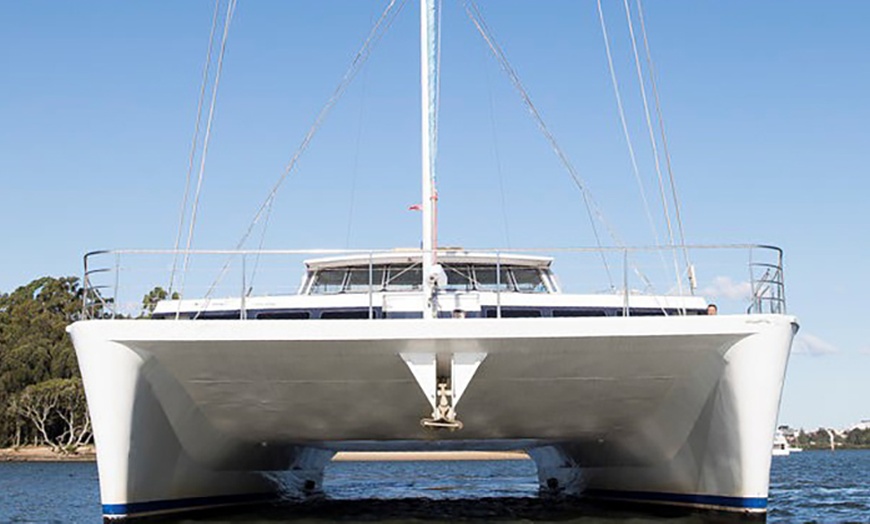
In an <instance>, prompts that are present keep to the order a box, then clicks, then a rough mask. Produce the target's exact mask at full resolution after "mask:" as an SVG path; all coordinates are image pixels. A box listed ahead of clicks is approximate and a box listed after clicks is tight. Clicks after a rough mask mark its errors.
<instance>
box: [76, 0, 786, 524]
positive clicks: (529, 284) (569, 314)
mask: <svg viewBox="0 0 870 524" xmlns="http://www.w3.org/2000/svg"><path fill="white" fill-rule="evenodd" d="M434 4H435V3H434V1H433V0H421V2H420V5H421V9H420V18H421V61H422V68H421V70H422V75H421V76H422V81H421V86H422V116H423V119H422V120H423V124H422V135H423V141H422V149H423V159H422V200H421V202H422V204H421V206H422V217H423V228H422V229H423V232H422V239H423V241H422V246H421V248H420V249H397V250H392V251H367V252H356V253H350V254H343V255H330V256H319V257H314V258H310V259H308V260H306V261H305V265H304V278H303V280H302V283H301V285H300V286H299V289H298V291H297V293H296V294H283V295H268V296H265V295H264V296H252V295H250V294H249V293H248V292H247V290H246V286H242V287H241V289H242V291H241V292H240V293H238V294H237V295H235V296H228V297H223V298H215V297H203V298H200V299H192V298H176V299H167V300H163V301H161V302H159V303H158V304H157V305H156V307H155V309H154V310H153V313H152V314H151V316H150V318H148V319H136V320H134V319H124V318H118V317H117V316H115V315H113V314H109V313H108V312H109V310H110V309H111V308H112V307H113V306H114V305H116V303H114V302H112V300H109V299H108V298H107V293H108V291H109V290H110V289H111V287H112V286H108V287H103V286H99V285H96V284H95V283H94V282H95V279H96V278H97V277H98V276H99V275H100V274H102V273H101V272H102V268H100V267H96V266H95V263H96V262H95V260H97V259H98V258H99V257H100V256H104V255H106V254H107V253H108V254H109V256H115V257H118V256H121V255H124V254H125V252H122V251H115V252H95V253H91V254H89V255H87V256H86V258H85V275H84V285H85V306H84V315H85V319H84V320H81V321H79V322H76V323H74V324H73V325H71V326H70V327H69V328H68V330H69V332H70V334H71V336H72V339H73V342H74V344H75V348H76V354H77V356H78V360H79V365H80V369H81V373H82V378H83V381H84V387H85V391H86V394H87V400H88V407H89V412H90V415H91V418H92V422H93V428H94V436H95V440H96V445H97V457H98V469H99V477H100V492H101V499H102V510H103V514H104V517H105V518H106V519H107V520H111V519H125V518H134V517H141V516H148V515H155V514H161V513H170V512H175V511H182V510H191V509H199V508H211V507H216V506H225V505H237V504H249V503H254V502H261V501H266V500H272V499H274V498H275V497H277V496H285V497H286V496H300V497H303V496H306V495H307V494H311V493H315V492H317V491H318V490H319V489H320V487H321V485H322V481H323V471H324V467H325V465H326V464H327V463H328V462H329V461H330V459H331V458H332V457H333V455H334V454H335V453H336V452H339V451H414V450H417V451H427V450H494V451H498V450H524V451H526V452H527V453H528V455H529V456H530V457H531V458H532V459H533V460H534V462H535V464H536V466H537V472H538V479H539V482H540V489H541V490H542V492H546V493H551V494H555V495H583V496H587V497H594V498H603V499H611V500H625V501H634V502H647V503H655V504H675V505H683V506H691V507H701V508H712V509H718V510H726V511H737V512H752V513H756V512H757V513H763V512H765V511H766V508H767V496H768V483H769V470H770V463H771V452H770V450H771V446H772V444H773V442H772V440H773V435H774V430H775V424H776V419H777V413H778V408H779V401H780V395H781V391H782V385H783V379H784V375H785V369H786V363H787V359H788V355H789V350H790V347H791V342H792V338H793V336H794V334H795V332H796V331H797V326H798V325H797V320H796V319H795V317H793V316H789V315H787V314H786V311H785V293H784V284H783V279H782V252H781V251H779V250H778V249H776V248H773V247H769V246H744V247H747V248H749V249H750V250H751V251H753V252H758V251H767V252H770V253H773V255H774V258H773V262H770V263H768V262H765V263H759V262H755V261H754V262H752V264H753V266H754V267H755V268H758V267H761V268H763V269H764V271H763V273H762V275H761V276H760V277H758V278H755V277H753V279H752V282H751V289H752V297H751V303H750V307H749V309H748V310H747V312H746V313H745V314H728V315H709V314H707V302H706V300H705V299H704V298H703V297H699V296H694V295H693V294H692V293H682V294H680V293H677V294H653V295H644V294H638V293H635V292H632V291H630V290H629V288H628V286H627V285H626V286H625V289H623V290H621V292H614V293H603V294H572V293H567V292H565V291H564V290H563V289H562V287H561V285H560V282H559V280H558V279H557V278H556V276H555V273H554V271H553V258H550V257H548V256H543V255H541V254H539V253H524V252H514V253H509V252H501V251H486V250H465V249H461V248H443V247H439V246H437V245H436V242H435V235H434V229H435V215H436V213H435V205H436V198H435V196H434V181H433V173H432V165H433V162H432V157H431V150H432V147H431V145H432V130H433V127H432V120H431V113H432V111H431V108H432V105H433V104H432V94H431V91H430V88H431V86H433V81H432V78H431V75H432V71H433V68H432V67H431V64H430V63H429V57H430V56H431V54H432V53H433V42H434V38H432V36H431V34H432V30H433V29H432V27H433V23H434V21H435V20H436V19H437V17H435V16H434V14H433V13H434V9H435V5H434ZM602 250H603V251H607V249H604V248H601V249H593V250H591V251H595V252H598V251H602ZM613 251H614V252H616V253H617V254H621V255H620V256H624V257H625V259H626V260H627V259H628V257H629V256H630V255H631V254H632V253H633V252H634V251H635V249H634V248H625V247H619V248H613ZM261 254H263V253H261V252H237V253H235V255H239V256H245V255H251V256H253V255H257V256H259V255H261ZM266 254H268V253H266ZM116 269H117V268H116ZM753 274H754V273H753ZM116 287H117V282H116ZM275 472H283V474H282V475H281V476H280V481H278V480H276V479H278V477H277V476H276V475H275V474H274V473H275Z"/></svg>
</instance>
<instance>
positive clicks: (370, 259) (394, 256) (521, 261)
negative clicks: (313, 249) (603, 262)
mask: <svg viewBox="0 0 870 524" xmlns="http://www.w3.org/2000/svg"><path fill="white" fill-rule="evenodd" d="M421 258H422V255H421V253H420V251H418V250H413V251H412V250H407V251H405V250H396V251H391V252H385V253H374V254H371V255H370V254H367V253H359V254H353V255H342V256H336V257H324V258H313V259H309V260H306V261H305V267H306V268H307V269H308V270H309V271H314V270H318V269H329V268H338V267H354V266H368V265H369V263H373V264H377V265H383V264H413V263H419V262H420V260H421ZM437 258H438V262H443V263H445V264H451V263H452V264H458V263H467V264H487V265H488V264H491V265H495V264H497V263H498V264H501V265H504V266H525V267H537V268H542V269H544V268H549V267H550V264H552V263H553V258H552V257H542V256H534V255H518V254H508V253H501V254H496V253H480V252H477V253H475V252H472V251H463V250H439V251H438V257H437Z"/></svg>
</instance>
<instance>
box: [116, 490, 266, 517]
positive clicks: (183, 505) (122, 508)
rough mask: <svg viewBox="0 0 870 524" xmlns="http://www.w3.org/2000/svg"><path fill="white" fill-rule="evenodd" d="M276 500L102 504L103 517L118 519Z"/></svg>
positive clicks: (259, 497)
mask: <svg viewBox="0 0 870 524" xmlns="http://www.w3.org/2000/svg"><path fill="white" fill-rule="evenodd" d="M277 498H278V495H277V494H275V493H251V494H246V495H223V496H217V497H191V498H185V499H170V500H154V501H148V502H130V503H127V504H103V515H104V516H114V517H118V516H131V515H138V514H141V513H160V512H166V511H182V510H186V509H204V508H208V507H212V506H229V505H237V504H255V503H262V502H271V501H274V500H276V499H277Z"/></svg>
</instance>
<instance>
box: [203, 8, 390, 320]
mask: <svg viewBox="0 0 870 524" xmlns="http://www.w3.org/2000/svg"><path fill="white" fill-rule="evenodd" d="M397 1H398V0H390V2H389V3H388V4H387V6H386V8H385V9H384V11H383V13H382V14H381V16H380V18H378V20H377V22H375V25H374V26H373V27H372V29H371V31H369V34H368V36H367V37H366V40H365V41H364V42H363V45H362V47H361V48H360V49H359V51H357V53H356V55H354V58H353V60H352V61H351V64H350V66H348V69H347V71H346V72H345V74H344V76H343V77H342V79H341V81H340V82H339V84H338V86H337V87H336V88H335V90H334V91H333V93H332V95H331V96H330V97H329V99H328V100H327V101H326V104H324V106H323V108H322V109H321V110H320V112H319V113H318V114H317V117H316V118H315V120H314V123H313V124H312V125H311V127H310V128H309V129H308V132H307V133H306V134H305V136H304V138H303V139H302V142H301V143H300V144H299V147H298V148H297V149H296V152H295V153H294V154H293V156H292V157H291V159H290V162H289V163H288V164H287V166H286V167H285V168H284V171H283V173H282V174H281V176H280V177H278V180H277V181H276V182H275V184H274V185H273V186H272V189H271V191H270V192H269V195H268V196H267V197H266V199H265V200H264V201H263V203H262V204H261V205H260V207H259V208H258V209H257V212H256V213H255V214H254V217H253V219H252V220H251V222H250V224H249V225H248V227H247V229H246V230H245V232H244V234H243V235H242V237H241V238H240V239H239V241H238V242H237V244H236V248H235V249H236V250H239V249H241V248H242V246H244V244H245V243H246V242H247V240H248V238H249V237H250V236H251V233H252V232H253V230H254V228H255V227H256V226H257V224H258V223H259V222H260V220H261V219H262V218H263V217H264V215H265V214H266V212H267V209H268V208H269V206H270V205H271V203H272V201H273V200H274V198H275V195H276V194H277V193H278V190H279V189H281V186H282V185H283V183H284V181H285V180H286V179H287V177H288V176H289V175H290V173H291V172H292V171H293V169H294V168H295V167H296V163H297V162H298V161H299V158H300V157H301V156H302V153H304V152H305V150H306V149H307V148H308V146H309V144H310V143H311V140H312V139H313V138H314V136H315V135H316V134H317V131H319V130H320V127H321V126H322V125H323V122H324V121H325V120H326V117H327V116H328V115H329V113H330V112H331V111H332V109H333V107H335V104H336V103H337V102H338V100H339V98H341V96H342V95H343V94H344V92H345V91H346V90H347V87H348V86H349V85H350V83H351V81H353V79H354V78H355V77H356V75H357V73H358V72H359V70H360V68H361V67H362V65H363V64H365V62H366V61H367V60H368V58H369V56H370V55H371V52H372V50H373V48H374V46H375V45H376V44H377V43H378V42H379V41H380V39H381V37H383V35H384V33H386V31H387V30H388V29H389V28H390V26H391V25H392V23H393V21H395V19H396V16H397V15H398V13H399V12H401V10H402V7H404V5H405V3H406V2H407V0H402V1H401V3H400V4H399V7H398V9H395V10H394V9H393V8H394V7H395V5H396V3H397ZM231 262H232V256H231V257H230V258H228V259H227V261H226V262H225V263H224V265H223V267H222V268H221V270H220V272H219V273H218V275H217V277H216V278H215V279H214V281H213V282H212V284H211V285H210V286H209V288H208V291H207V292H206V294H205V297H204V298H205V299H206V300H205V301H204V303H203V306H202V307H201V308H200V312H201V311H202V310H203V309H205V308H206V307H207V306H208V304H209V301H210V300H211V294H212V293H213V292H214V290H215V289H216V288H217V286H218V284H219V283H220V281H221V280H222V279H223V277H224V275H226V273H227V271H228V270H229V267H230V263H231ZM197 316H199V313H197Z"/></svg>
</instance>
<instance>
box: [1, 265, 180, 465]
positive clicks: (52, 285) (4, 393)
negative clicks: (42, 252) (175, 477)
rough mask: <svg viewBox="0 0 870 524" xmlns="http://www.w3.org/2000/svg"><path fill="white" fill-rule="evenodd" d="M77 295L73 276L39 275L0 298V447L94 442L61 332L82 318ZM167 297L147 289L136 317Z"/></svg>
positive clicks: (61, 449)
mask: <svg viewBox="0 0 870 524" xmlns="http://www.w3.org/2000/svg"><path fill="white" fill-rule="evenodd" d="M83 293H84V291H83V289H82V287H81V285H80V283H79V279H78V278H76V277H60V278H55V277H42V278H38V279H36V280H34V281H32V282H30V283H29V284H27V285H24V286H21V287H19V288H18V289H16V290H15V291H13V292H11V293H8V294H6V293H0V448H7V447H13V448H17V447H21V446H48V447H50V448H51V449H52V450H54V451H56V452H58V453H72V452H75V450H76V449H77V448H78V447H80V446H82V445H84V444H89V443H90V442H91V441H92V439H93V435H92V432H91V421H90V417H89V415H88V409H87V403H86V401H85V393H84V388H83V387H82V380H81V374H80V373H79V368H78V362H77V360H76V356H75V350H74V349H73V345H72V341H71V340H70V338H69V335H68V334H67V333H66V327H67V326H68V325H69V324H71V323H73V322H75V321H76V320H79V319H80V318H81V310H82V299H83ZM166 296H167V293H166V292H165V291H164V290H163V289H161V288H154V289H153V290H152V291H150V292H149V293H148V294H147V295H145V297H144V298H143V301H142V313H141V314H140V316H148V315H149V314H150V311H152V310H153V309H154V306H155V305H156V304H157V302H158V301H159V300H162V299H164V298H166ZM97 314H98V315H99V312H97Z"/></svg>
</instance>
